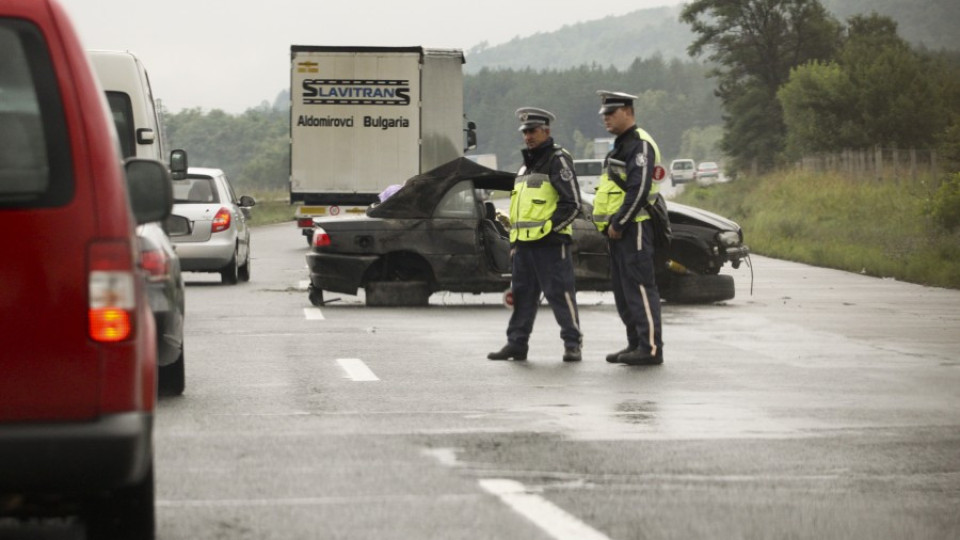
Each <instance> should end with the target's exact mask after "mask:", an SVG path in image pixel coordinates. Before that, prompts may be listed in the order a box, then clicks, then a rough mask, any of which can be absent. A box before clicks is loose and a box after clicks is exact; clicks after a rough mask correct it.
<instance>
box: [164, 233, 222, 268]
mask: <svg viewBox="0 0 960 540" xmlns="http://www.w3.org/2000/svg"><path fill="white" fill-rule="evenodd" d="M174 244H176V247H177V255H178V256H179V257H180V269H181V270H183V271H185V272H217V271H219V270H220V269H222V268H223V267H224V266H226V265H227V263H229V262H230V260H231V259H232V258H233V254H234V251H235V250H236V245H237V241H236V239H235V238H233V237H230V236H222V237H218V236H216V235H214V236H212V237H210V239H209V240H207V241H206V242H177V241H176V240H174Z"/></svg>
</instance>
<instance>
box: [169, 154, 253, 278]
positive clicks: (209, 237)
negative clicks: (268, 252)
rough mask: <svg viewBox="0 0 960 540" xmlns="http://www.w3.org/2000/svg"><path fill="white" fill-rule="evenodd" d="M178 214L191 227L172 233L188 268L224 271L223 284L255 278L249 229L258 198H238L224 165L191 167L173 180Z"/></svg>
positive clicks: (174, 199) (172, 237)
mask: <svg viewBox="0 0 960 540" xmlns="http://www.w3.org/2000/svg"><path fill="white" fill-rule="evenodd" d="M173 202H174V204H173V215H174V216H182V217H184V218H186V222H187V224H188V225H187V227H186V230H184V227H183V226H181V227H179V228H177V227H176V226H172V225H171V226H170V227H168V229H169V234H170V238H171V240H173V243H174V244H175V245H176V248H177V253H178V254H179V255H180V266H181V268H182V269H183V271H186V272H219V273H220V278H221V281H222V282H223V283H224V284H228V285H233V284H236V283H237V282H238V281H250V229H249V227H247V219H248V218H249V212H250V208H251V207H253V206H254V205H255V204H256V201H255V200H254V199H253V197H249V196H247V195H244V196H242V197H239V198H238V197H237V195H236V193H235V192H234V190H233V186H231V185H230V182H228V181H227V176H226V175H225V174H224V173H223V171H222V170H220V169H207V168H198V167H191V168H190V169H188V171H187V177H186V178H184V179H182V180H173Z"/></svg>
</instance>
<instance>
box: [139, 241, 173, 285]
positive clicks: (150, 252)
mask: <svg viewBox="0 0 960 540" xmlns="http://www.w3.org/2000/svg"><path fill="white" fill-rule="evenodd" d="M140 267H141V268H143V269H144V270H145V271H146V272H147V279H148V280H149V281H163V280H165V279H167V275H168V274H169V273H170V258H169V257H167V254H166V253H164V252H163V250H161V249H144V250H142V251H141V252H140Z"/></svg>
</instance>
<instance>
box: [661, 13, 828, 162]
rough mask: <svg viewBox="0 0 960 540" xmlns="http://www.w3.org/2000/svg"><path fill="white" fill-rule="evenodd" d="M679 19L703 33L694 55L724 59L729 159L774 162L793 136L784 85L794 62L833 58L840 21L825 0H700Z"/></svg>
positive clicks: (719, 73)
mask: <svg viewBox="0 0 960 540" xmlns="http://www.w3.org/2000/svg"><path fill="white" fill-rule="evenodd" d="M680 20H681V21H682V22H685V23H687V24H689V25H690V26H691V28H692V29H693V32H694V33H695V34H696V35H697V36H698V37H697V38H696V40H695V41H694V42H693V43H692V44H691V45H690V47H689V48H688V52H689V53H690V55H691V56H699V55H701V54H704V53H706V54H707V58H708V59H709V60H710V61H711V62H713V63H715V64H716V66H717V67H716V68H715V69H714V70H713V72H712V75H714V76H715V77H717V79H718V89H717V96H718V97H719V98H720V100H721V101H722V103H723V106H724V136H723V140H722V142H721V147H722V149H723V151H724V153H725V154H726V155H728V156H729V157H731V158H732V163H730V164H729V166H731V168H732V169H734V170H744V169H748V168H751V167H753V166H754V165H756V166H757V167H759V169H760V170H766V169H769V168H771V167H773V166H775V165H776V164H777V163H778V162H779V160H780V159H781V157H782V152H783V149H784V147H785V144H786V143H785V140H786V137H785V135H786V127H785V125H784V122H783V111H782V109H781V108H780V103H779V102H778V101H777V91H778V90H779V89H780V86H782V85H783V84H784V83H785V82H787V80H788V79H789V76H790V69H791V68H793V67H795V66H798V65H801V64H804V63H806V62H809V61H812V60H826V59H830V58H832V56H833V55H834V53H835V51H836V49H837V46H838V44H839V39H840V24H839V23H838V22H837V21H836V20H835V19H834V18H833V17H831V16H830V15H829V14H828V13H827V11H826V10H825V9H824V7H823V5H821V4H820V2H819V1H818V0H694V1H693V2H690V3H689V4H687V5H686V6H684V8H683V10H682V12H681V15H680Z"/></svg>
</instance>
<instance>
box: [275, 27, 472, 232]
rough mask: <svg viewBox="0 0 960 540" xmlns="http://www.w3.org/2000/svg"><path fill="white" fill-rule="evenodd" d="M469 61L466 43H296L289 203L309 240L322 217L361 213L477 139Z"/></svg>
mask: <svg viewBox="0 0 960 540" xmlns="http://www.w3.org/2000/svg"><path fill="white" fill-rule="evenodd" d="M463 63H464V56H463V52H462V51H460V50H458V49H428V48H424V47H335V46H311V45H293V46H291V48H290V96H291V100H290V202H291V204H295V205H298V206H297V211H296V218H297V224H298V226H299V227H300V229H301V231H302V233H303V234H304V236H306V237H307V242H308V243H310V242H312V237H313V218H314V217H319V216H342V215H351V214H361V213H363V212H364V211H365V210H366V208H367V207H368V206H369V205H370V204H371V203H374V202H377V201H378V196H379V194H381V193H382V192H384V190H386V188H387V187H388V186H390V185H393V184H401V183H403V182H404V181H405V180H406V179H408V178H410V177H412V176H415V175H417V174H420V173H422V172H424V171H428V170H430V169H433V168H435V167H436V166H438V165H441V164H443V163H446V162H448V161H451V160H453V159H456V158H458V157H461V156H463V153H464V151H465V149H466V148H469V147H471V146H474V145H475V140H476V135H475V132H474V128H475V126H474V125H473V124H472V123H468V124H467V125H465V123H464V114H463ZM465 141H466V142H465Z"/></svg>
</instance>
